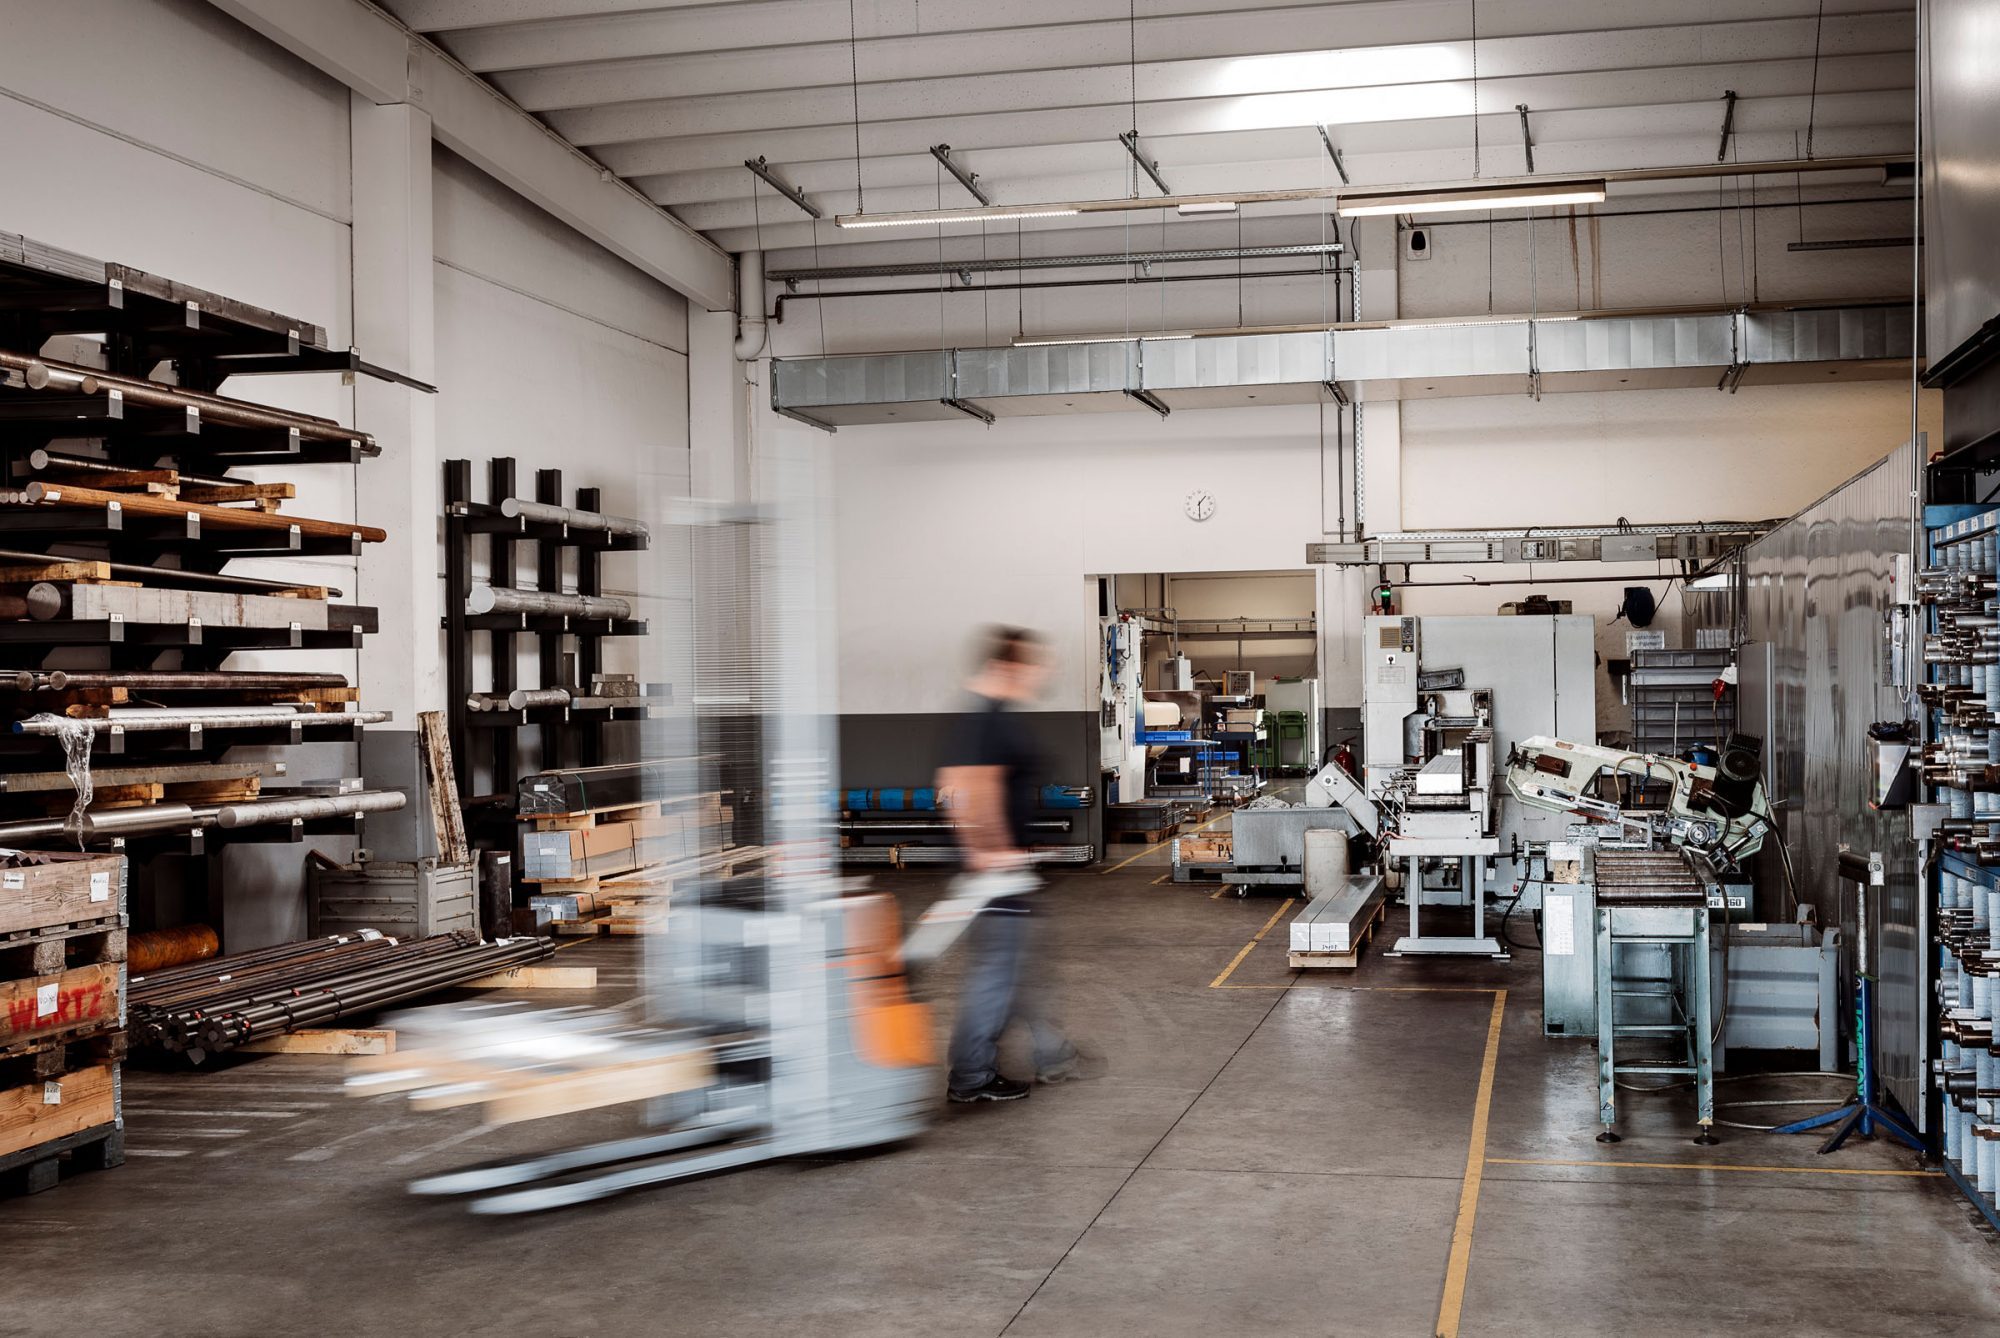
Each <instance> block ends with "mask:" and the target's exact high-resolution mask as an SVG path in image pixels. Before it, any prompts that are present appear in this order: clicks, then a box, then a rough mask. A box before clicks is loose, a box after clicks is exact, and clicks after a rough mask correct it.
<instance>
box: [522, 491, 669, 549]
mask: <svg viewBox="0 0 2000 1338" xmlns="http://www.w3.org/2000/svg"><path fill="white" fill-rule="evenodd" d="M500 514H501V515H503V516H506V517H507V518H508V519H509V520H533V521H538V522H540V523H542V524H544V525H563V526H567V527H568V528H570V529H572V530H592V531H595V532H597V533H600V534H622V535H627V536H630V537H632V538H637V539H646V538H650V537H651V536H652V531H651V530H649V529H647V528H646V523H645V522H644V521H641V520H633V519H632V518H631V517H629V516H607V515H605V514H603V513H602V512H598V511H578V510H577V509H576V508H574V507H568V506H556V505H554V504H552V503H549V502H530V501H528V500H526V499H525V498H521V497H509V498H507V499H506V500H505V501H503V502H501V503H500Z"/></svg>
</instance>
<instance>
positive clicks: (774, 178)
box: [743, 156, 826, 220]
mask: <svg viewBox="0 0 2000 1338" xmlns="http://www.w3.org/2000/svg"><path fill="white" fill-rule="evenodd" d="M743 165H744V166H745V167H747V168H749V169H750V170H751V171H752V172H754V173H755V174H756V175H757V176H758V177H759V178H761V179H762V180H763V182H764V184H765V185H767V186H769V187H770V188H771V189H772V190H774V191H776V192H778V194H780V195H782V196H784V197H785V198H786V199H787V200H790V201H791V202H792V203H793V204H795V205H797V206H798V207H799V208H801V209H803V210H805V211H806V212H807V213H808V214H811V215H812V216H813V218H814V219H815V220H817V219H821V218H825V217H826V215H824V214H822V213H821V212H820V211H819V208H818V206H817V205H815V204H813V202H812V201H811V200H808V199H807V198H806V193H805V192H804V191H802V190H800V189H799V188H798V187H797V186H794V185H792V184H791V183H790V182H788V181H786V180H785V179H784V178H783V177H781V176H779V175H778V174H777V173H776V172H773V171H772V170H771V165H770V164H769V163H767V162H765V161H764V159H763V158H762V157H761V156H760V157H756V158H745V159H744V160H743Z"/></svg>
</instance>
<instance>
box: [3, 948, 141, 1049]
mask: <svg viewBox="0 0 2000 1338" xmlns="http://www.w3.org/2000/svg"><path fill="white" fill-rule="evenodd" d="M124 1024H125V930H124V929H123V928H122V927H120V926H117V925H115V924H114V925H108V926H106V925H98V926H85V927H82V928H78V927H74V926H65V927H63V928H59V929H49V930H44V931H42V932H41V933H40V934H38V935H35V936H32V937H19V938H15V939H11V940H4V941H0V1056H4V1055H10V1054H15V1053H18V1052H21V1051H24V1050H30V1049H35V1048H39V1047H41V1046H44V1045H46V1044H47V1043H49V1042H51V1041H54V1040H59V1039H60V1040H71V1039H78V1038H82V1037H86V1036H93V1035H96V1034H98V1033H101V1032H107V1031H114V1030H116V1029H118V1028H119V1027H122V1026H124Z"/></svg>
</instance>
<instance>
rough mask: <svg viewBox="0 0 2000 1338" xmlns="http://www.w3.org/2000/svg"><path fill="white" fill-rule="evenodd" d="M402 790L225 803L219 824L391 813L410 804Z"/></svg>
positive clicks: (230, 825) (230, 828)
mask: <svg viewBox="0 0 2000 1338" xmlns="http://www.w3.org/2000/svg"><path fill="white" fill-rule="evenodd" d="M409 802H410V800H409V796H408V795H406V794H404V793H403V792H402V791H401V790H362V791H360V792H359V793H357V794H336V795H321V796H315V797H312V798H308V799H260V800H257V801H255V802H252V803H247V804H224V805H222V807H220V808H219V809H217V810H216V814H215V825H216V826H218V827H220V828H222V829H223V830H224V831H233V830H235V829H236V828H238V827H256V826H261V825H264V824H267V823H273V822H294V821H300V822H311V821H313V820H315V819H318V818H344V817H346V816H348V815H349V814H353V813H390V812H394V811H395V810H396V809H399V808H402V807H403V806H404V805H405V804H407V803H409Z"/></svg>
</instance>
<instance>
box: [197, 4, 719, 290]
mask: <svg viewBox="0 0 2000 1338" xmlns="http://www.w3.org/2000/svg"><path fill="white" fill-rule="evenodd" d="M211 3H213V4H214V5H215V7H216V8H218V9H220V10H222V11H223V12H224V13H226V14H228V15H230V16H231V17H233V18H235V19H237V20H239V21H240V22H242V23H244V24H245V25H247V26H248V27H250V28H251V29H253V30H254V31H256V32H258V33H260V34H262V35H263V36H264V37H266V38H268V39H270V40H271V41H273V42H275V43H277V44H278V45H279V46H281V47H283V48H285V50H287V51H290V52H291V53H292V54H293V55H295V56H297V57H299V58H300V59H301V60H304V61H306V62H307V63H309V64H311V65H313V66H314V67H315V68H317V69H319V70H322V71H323V72H325V73H326V74H328V75H331V76H332V77H333V78H335V79H338V80H339V81H340V82H341V83H343V84H345V85H347V86H348V87H349V88H352V89H354V90H356V91H357V92H359V93H360V94H361V95H362V96H363V97H366V98H367V99H368V100H369V101H371V102H376V103H382V104H388V103H395V102H405V101H407V102H411V103H414V104H417V105H419V106H421V107H423V108H424V110H425V111H427V112H428V113H429V114H430V117H431V128H432V133H433V134H434V135H435V137H436V138H437V141H438V142H439V143H440V144H443V145H444V146H445V147H446V148H448V149H450V150H451V151H452V152H453V153H456V154H458V155H459V156H460V157H462V158H465V159H466V160H468V161H469V162H471V163H472V164H473V165H474V166H476V167H478V168H479V169H480V170H481V171H482V172H485V173H486V174H487V175H488V176H491V177H492V178H494V179H495V180H496V181H498V182H500V183H501V184H502V185H504V186H506V187H507V188H508V189H509V190H512V191H513V192H514V193H515V194H517V195H519V196H521V197H522V198H523V199H525V200H527V201H528V202H529V203H531V204H533V205H535V206H536V207H537V208H539V209H542V210H544V211H546V212H548V213H550V214H552V215H554V216H555V217H556V218H558V219H560V220H562V221H563V222H564V223H566V224H568V225H569V226H570V227H572V228H574V229H576V230H577V231H578V232H580V233H582V234H583V235H584V236H586V237H588V238H590V239H591V240H592V241H594V242H596V243H597V244H598V245H600V246H602V247H603V248H604V249H605V250H607V251H610V252H611V253H612V254H613V255H616V256H618V257H619V258H620V259H621V260H624V261H626V262H627V263H629V264H631V265H634V266H636V267H637V268H638V269H640V270H641V271H643V272H644V273H646V274H648V275H650V276H651V277H653V278H655V279H657V280H659V281H660V282H661V283H664V284H666V285H667V286H668V287H670V288H672V289H674V290H675V291H677V292H680V293H682V294H684V295H685V296H687V297H688V298H689V299H690V300H691V301H694V302H697V303H700V304H701V305H702V306H704V307H706V308H708V309H710V310H718V311H719V310H723V309H726V308H728V307H730V306H732V305H733V304H734V294H733V291H732V290H733V287H734V283H733V269H732V266H731V263H730V259H729V256H728V254H727V253H726V252H724V251H723V250H722V249H721V248H720V247H718V246H716V245H715V244H714V243H713V242H711V241H709V240H708V239H707V238H705V237H703V236H701V235H700V234H698V233H696V232H695V231H693V230H692V229H690V228H688V227H687V226H686V225H684V224H683V223H681V222H680V221H679V220H678V219H676V218H674V217H672V216H671V215H669V214H668V213H667V212H666V211H665V210H663V209H661V208H660V207H659V206H658V205H655V204H653V203H652V202H651V201H649V200H647V199H646V198H645V197H644V196H642V195H640V194H639V193H638V192H637V191H635V190H633V189H632V188H631V187H629V186H627V185H626V184H625V183H624V182H622V181H619V180H617V179H616V178H614V177H612V176H611V174H610V173H608V172H606V171H604V170H603V169H602V168H600V167H599V166H598V165H597V164H596V163H593V162H591V161H590V159H588V158H587V157H585V156H584V155H583V154H582V153H581V152H579V151H578V150H577V149H575V148H573V147H571V146H570V145H568V144H566V143H564V142H563V141H562V140H561V139H559V138H557V137H556V136H555V135H554V134H552V133H550V132H549V130H548V129H547V128H545V127H544V126H543V125H542V124H541V123H540V122H538V121H536V120H535V119H534V118H533V117H532V116H529V115H528V114H527V113H526V112H524V111H522V110H521V109H520V108H519V107H517V106H515V105H514V104H513V103H511V102H508V101H507V100H506V99H505V98H504V97H502V96H501V95H500V94H498V93H496V92H494V91H493V89H492V88H491V87H489V86H488V85H487V84H485V83H484V82H482V81H481V80H480V79H479V78H478V77H477V76H476V75H473V74H472V73H471V72H469V71H468V70H466V69H465V68H464V67H462V66H460V65H459V64H458V63H457V62H456V61H454V60H452V59H451V58H450V57H448V56H446V55H444V54H443V53H442V52H440V51H439V50H438V49H437V48H436V47H433V46H432V45H431V44H430V43H428V42H426V41H424V40H423V39H422V38H419V37H417V36H416V35H415V34H413V33H411V32H410V31H409V30H408V29H406V28H404V27H403V26H402V25H401V24H399V23H397V22H396V21H395V20H394V19H392V18H390V17H389V16H388V15H386V14H384V13H383V12H382V11H381V10H378V9H376V8H374V7H373V6H370V5H367V4H364V3H362V2H361V0H211Z"/></svg>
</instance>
